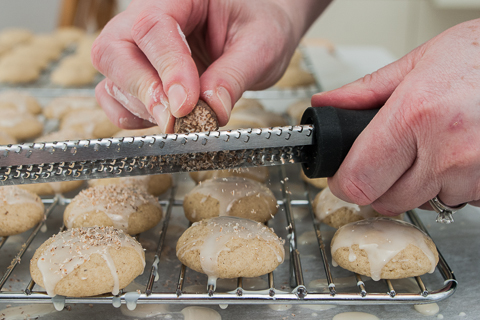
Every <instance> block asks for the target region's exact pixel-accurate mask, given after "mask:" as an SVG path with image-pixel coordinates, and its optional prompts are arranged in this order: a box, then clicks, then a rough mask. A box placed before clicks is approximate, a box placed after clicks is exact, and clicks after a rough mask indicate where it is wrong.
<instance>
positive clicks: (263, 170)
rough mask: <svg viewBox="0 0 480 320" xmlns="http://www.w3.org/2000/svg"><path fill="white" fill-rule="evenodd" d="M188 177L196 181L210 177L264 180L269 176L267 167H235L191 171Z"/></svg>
mask: <svg viewBox="0 0 480 320" xmlns="http://www.w3.org/2000/svg"><path fill="white" fill-rule="evenodd" d="M189 174H190V177H191V178H192V179H193V180H194V181H195V182H196V183H199V182H200V181H205V180H207V179H212V178H228V177H242V178H248V179H252V180H255V181H258V182H265V181H267V179H268V177H269V173H268V168H267V167H251V168H235V169H225V170H210V171H192V172H190V173H189Z"/></svg>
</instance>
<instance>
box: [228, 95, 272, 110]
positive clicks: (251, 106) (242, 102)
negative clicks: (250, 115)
mask: <svg viewBox="0 0 480 320" xmlns="http://www.w3.org/2000/svg"><path fill="white" fill-rule="evenodd" d="M241 110H251V111H253V110H255V111H258V110H261V111H265V107H264V106H263V104H262V103H261V102H260V101H259V100H257V99H248V98H240V99H239V100H238V101H237V102H236V103H235V106H234V107H233V109H232V113H236V112H239V111H241Z"/></svg>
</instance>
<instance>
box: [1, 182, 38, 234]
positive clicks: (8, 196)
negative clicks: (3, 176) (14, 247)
mask: <svg viewBox="0 0 480 320" xmlns="http://www.w3.org/2000/svg"><path fill="white" fill-rule="evenodd" d="M43 217H44V207H43V203H42V200H41V199H40V198H39V197H38V196H37V195H35V194H33V193H30V192H28V191H26V190H23V189H20V188H18V187H16V186H7V187H0V237H6V236H11V235H14V234H19V233H22V232H24V231H27V230H28V229H31V228H33V227H34V226H35V225H36V224H38V223H39V222H40V221H42V219H43Z"/></svg>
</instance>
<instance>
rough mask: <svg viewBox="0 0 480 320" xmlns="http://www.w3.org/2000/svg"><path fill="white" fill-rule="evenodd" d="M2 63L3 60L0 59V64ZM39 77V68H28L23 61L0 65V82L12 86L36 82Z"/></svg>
mask: <svg viewBox="0 0 480 320" xmlns="http://www.w3.org/2000/svg"><path fill="white" fill-rule="evenodd" d="M4 61H5V58H3V59H2V62H4ZM39 77H40V68H38V67H32V66H29V65H28V64H25V61H23V60H19V61H18V62H14V63H10V62H8V63H7V64H5V65H3V64H2V65H0V82H6V83H12V84H20V83H29V82H33V81H35V80H37V79H38V78H39Z"/></svg>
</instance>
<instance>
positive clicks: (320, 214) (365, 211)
mask: <svg viewBox="0 0 480 320" xmlns="http://www.w3.org/2000/svg"><path fill="white" fill-rule="evenodd" d="M341 208H346V209H348V210H351V211H353V212H354V213H355V214H357V215H359V216H362V217H363V218H365V219H367V218H373V217H376V216H377V213H376V212H375V210H373V209H372V207H371V206H369V205H368V206H359V205H358V204H354V203H349V202H346V201H343V200H342V199H339V198H337V197H336V196H335V195H334V194H333V193H332V191H330V188H329V187H326V188H325V189H323V190H322V191H321V192H320V194H319V198H318V201H317V205H316V206H315V216H316V217H317V219H318V220H320V221H323V220H324V219H325V218H326V217H327V216H328V215H329V214H332V213H334V212H335V211H337V210H339V209H341Z"/></svg>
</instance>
